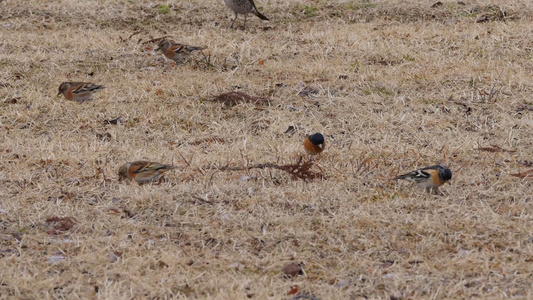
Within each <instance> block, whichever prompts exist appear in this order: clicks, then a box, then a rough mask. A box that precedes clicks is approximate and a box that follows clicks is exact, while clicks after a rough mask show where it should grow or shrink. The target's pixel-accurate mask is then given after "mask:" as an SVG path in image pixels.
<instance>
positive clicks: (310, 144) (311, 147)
mask: <svg viewBox="0 0 533 300" xmlns="http://www.w3.org/2000/svg"><path fill="white" fill-rule="evenodd" d="M304 147H305V150H306V151H307V153H309V154H310V155H317V154H319V153H320V152H322V151H324V148H325V147H326V142H325V141H324V136H323V135H322V134H321V133H318V132H317V133H315V134H311V135H308V136H307V137H306V138H305V140H304Z"/></svg>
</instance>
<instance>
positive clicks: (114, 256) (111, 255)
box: [109, 251, 122, 262]
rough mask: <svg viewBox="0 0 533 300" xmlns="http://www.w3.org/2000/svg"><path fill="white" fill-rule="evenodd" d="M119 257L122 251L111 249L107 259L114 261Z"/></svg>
mask: <svg viewBox="0 0 533 300" xmlns="http://www.w3.org/2000/svg"><path fill="white" fill-rule="evenodd" d="M120 257H122V252H119V251H113V252H111V253H109V261H110V262H116V261H117V260H118V259H119V258H120Z"/></svg>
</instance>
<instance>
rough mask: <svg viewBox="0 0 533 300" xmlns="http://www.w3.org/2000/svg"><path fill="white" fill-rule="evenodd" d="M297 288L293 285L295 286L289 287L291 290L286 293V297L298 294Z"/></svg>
mask: <svg viewBox="0 0 533 300" xmlns="http://www.w3.org/2000/svg"><path fill="white" fill-rule="evenodd" d="M298 288H299V287H298V286H297V285H295V286H291V289H290V291H288V292H287V295H296V294H298Z"/></svg>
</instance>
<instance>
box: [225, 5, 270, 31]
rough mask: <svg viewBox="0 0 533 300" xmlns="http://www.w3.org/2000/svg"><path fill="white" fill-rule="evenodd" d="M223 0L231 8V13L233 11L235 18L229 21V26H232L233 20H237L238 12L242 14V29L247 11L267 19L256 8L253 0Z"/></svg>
mask: <svg viewBox="0 0 533 300" xmlns="http://www.w3.org/2000/svg"><path fill="white" fill-rule="evenodd" d="M224 2H225V3H226V5H227V6H228V7H229V8H230V9H231V10H233V13H235V19H233V22H231V26H230V28H233V25H234V24H235V20H237V17H238V16H239V14H244V24H243V25H242V29H244V28H245V26H246V17H247V16H248V14H249V13H251V14H254V15H256V16H257V17H259V18H260V19H261V20H266V21H268V18H267V17H265V16H264V15H263V14H261V13H260V12H259V10H257V7H256V6H255V3H254V1H253V0H224Z"/></svg>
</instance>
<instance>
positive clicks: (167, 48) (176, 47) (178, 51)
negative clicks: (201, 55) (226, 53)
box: [156, 40, 207, 64]
mask: <svg viewBox="0 0 533 300" xmlns="http://www.w3.org/2000/svg"><path fill="white" fill-rule="evenodd" d="M204 49H207V47H196V46H189V45H184V44H179V43H176V42H174V41H171V40H162V41H161V42H159V48H157V49H156V50H157V51H158V50H161V52H163V54H164V55H165V56H166V57H167V58H168V59H172V60H173V61H175V62H176V63H177V64H179V63H182V62H184V61H185V60H186V59H187V57H189V55H191V53H193V52H194V51H201V50H204Z"/></svg>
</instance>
